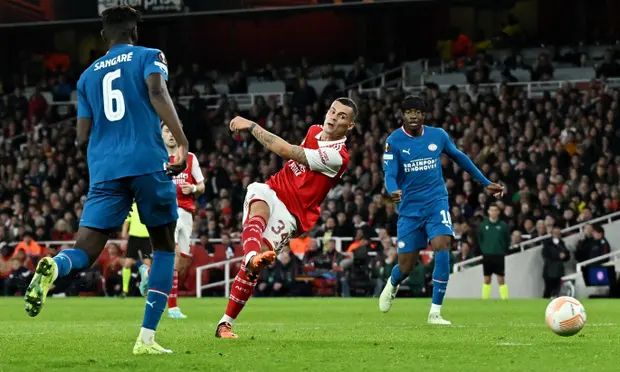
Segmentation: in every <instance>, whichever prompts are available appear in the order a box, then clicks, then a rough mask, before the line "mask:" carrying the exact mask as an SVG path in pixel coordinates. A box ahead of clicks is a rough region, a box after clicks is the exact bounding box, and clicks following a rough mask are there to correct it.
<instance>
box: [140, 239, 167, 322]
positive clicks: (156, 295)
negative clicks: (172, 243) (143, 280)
mask: <svg viewBox="0 0 620 372" xmlns="http://www.w3.org/2000/svg"><path fill="white" fill-rule="evenodd" d="M173 273H174V252H163V251H155V252H153V262H152V264H151V273H150V275H149V291H148V294H147V295H146V306H145V307H144V321H143V322H142V327H144V328H148V329H152V330H155V329H157V324H159V320H160V319H161V315H162V314H163V312H164V309H165V308H166V304H167V302H168V294H169V293H170V289H171V288H172V275H173Z"/></svg>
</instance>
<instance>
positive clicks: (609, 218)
mask: <svg viewBox="0 0 620 372" xmlns="http://www.w3.org/2000/svg"><path fill="white" fill-rule="evenodd" d="M619 219H620V211H618V212H614V213H610V214H608V215H605V216H602V217H598V218H595V219H592V220H589V221H586V222H583V223H580V224H577V225H573V226H570V227H567V228H565V229H563V230H562V236H565V235H570V234H573V233H575V232H579V233H581V232H583V229H584V227H585V226H586V225H592V224H598V223H606V224H608V223H612V222H614V221H616V220H619ZM550 237H551V234H547V235H543V236H539V237H536V238H533V239H529V240H526V241H524V242H521V243H519V244H515V245H513V246H512V247H511V249H512V250H513V251H516V250H518V251H519V252H523V251H524V250H526V249H530V248H535V247H538V246H540V244H539V243H542V242H543V241H544V240H547V239H549V238H550ZM481 261H482V256H476V257H472V258H470V259H467V260H465V261H461V262H459V263H456V264H454V265H453V266H452V269H453V270H452V271H454V272H457V271H461V270H463V269H464V268H465V267H468V266H472V265H475V264H477V263H479V262H481Z"/></svg>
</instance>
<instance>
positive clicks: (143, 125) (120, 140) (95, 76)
mask: <svg viewBox="0 0 620 372" xmlns="http://www.w3.org/2000/svg"><path fill="white" fill-rule="evenodd" d="M151 74H161V75H162V76H163V77H164V78H165V79H166V80H167V79H168V67H167V65H166V58H165V57H164V54H163V53H162V52H161V51H159V50H157V49H150V48H144V47H140V46H134V45H130V44H117V45H114V46H112V48H111V49H110V50H109V51H108V52H107V53H106V55H104V56H103V57H101V58H99V59H98V60H96V61H95V62H94V63H93V64H92V65H90V66H89V67H88V68H87V69H86V70H85V71H84V72H83V73H82V75H81V76H80V79H79V81H78V86H77V93H78V115H77V116H78V118H91V119H92V126H91V130H90V139H89V143H88V170H89V173H90V183H91V184H95V183H98V182H102V181H109V180H114V179H118V178H122V177H128V176H137V175H142V174H148V173H153V172H157V171H161V170H163V164H164V163H165V162H166V161H167V160H168V154H167V152H166V148H165V146H164V141H163V139H162V137H161V128H160V120H159V117H158V116H157V113H156V112H155V109H154V108H153V106H151V103H150V100H149V95H148V89H147V85H146V79H147V77H148V76H149V75H151Z"/></svg>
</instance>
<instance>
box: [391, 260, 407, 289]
mask: <svg viewBox="0 0 620 372" xmlns="http://www.w3.org/2000/svg"><path fill="white" fill-rule="evenodd" d="M408 275H409V273H403V272H401V271H400V266H399V265H394V267H393V268H392V275H390V282H392V285H393V286H394V287H396V286H397V285H399V284H400V283H401V282H402V281H403V280H405V278H406V277H407V276H408Z"/></svg>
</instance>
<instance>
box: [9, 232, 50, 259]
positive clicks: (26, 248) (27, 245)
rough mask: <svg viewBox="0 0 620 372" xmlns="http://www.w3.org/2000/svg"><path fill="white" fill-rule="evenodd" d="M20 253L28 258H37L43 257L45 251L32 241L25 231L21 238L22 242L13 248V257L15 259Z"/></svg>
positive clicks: (29, 234)
mask: <svg viewBox="0 0 620 372" xmlns="http://www.w3.org/2000/svg"><path fill="white" fill-rule="evenodd" d="M20 251H23V252H24V253H25V254H26V255H27V256H29V257H36V258H39V257H41V256H43V255H45V253H46V250H45V249H44V248H43V247H41V246H40V245H39V243H37V242H36V241H34V239H32V233H31V232H29V231H27V232H25V233H24V235H23V236H22V241H21V242H19V243H18V244H17V245H16V246H15V250H14V251H13V257H16V256H17V255H18V254H19V252H20Z"/></svg>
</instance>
